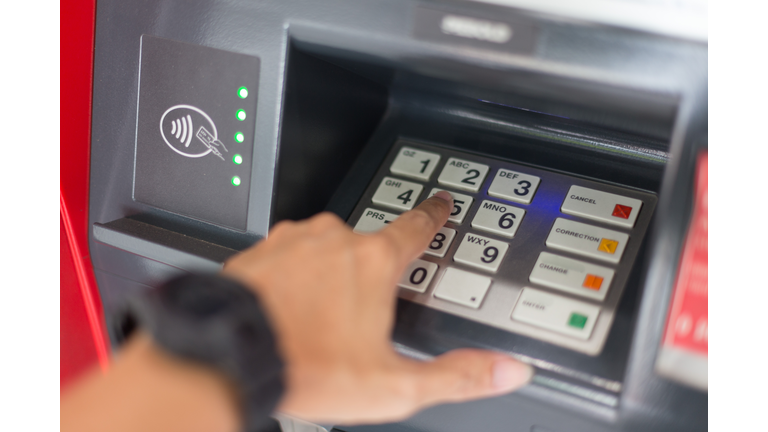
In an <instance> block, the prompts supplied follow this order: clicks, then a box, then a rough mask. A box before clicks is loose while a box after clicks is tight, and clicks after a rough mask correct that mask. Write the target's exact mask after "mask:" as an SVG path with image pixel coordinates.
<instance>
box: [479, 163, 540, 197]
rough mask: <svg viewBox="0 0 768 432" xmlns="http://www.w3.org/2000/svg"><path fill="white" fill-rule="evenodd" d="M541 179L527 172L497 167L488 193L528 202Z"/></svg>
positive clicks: (493, 195)
mask: <svg viewBox="0 0 768 432" xmlns="http://www.w3.org/2000/svg"><path fill="white" fill-rule="evenodd" d="M539 182H541V179H540V178H538V177H536V176H532V175H529V174H523V173H519V172H516V171H510V170H506V169H499V170H498V171H497V172H496V176H495V177H494V178H493V183H491V187H489V188H488V195H490V196H492V197H496V198H501V199H505V200H509V201H517V202H519V203H523V204H530V202H531V200H532V199H533V196H534V195H535V194H536V189H538V187H539Z"/></svg>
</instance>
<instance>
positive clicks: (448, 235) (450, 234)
mask: <svg viewBox="0 0 768 432" xmlns="http://www.w3.org/2000/svg"><path fill="white" fill-rule="evenodd" d="M454 237H456V230H454V229H450V228H446V227H442V228H440V231H438V232H437V234H435V238H434V239H432V242H431V243H429V246H427V249H426V250H425V251H424V253H425V254H427V255H432V256H436V257H438V258H442V257H444V256H445V253H446V252H448V248H449V247H450V246H451V243H452V242H453V238H454Z"/></svg>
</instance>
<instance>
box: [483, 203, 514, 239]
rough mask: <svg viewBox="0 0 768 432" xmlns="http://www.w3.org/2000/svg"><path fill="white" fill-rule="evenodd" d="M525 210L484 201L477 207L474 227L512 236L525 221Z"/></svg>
mask: <svg viewBox="0 0 768 432" xmlns="http://www.w3.org/2000/svg"><path fill="white" fill-rule="evenodd" d="M523 216H525V210H523V209H521V208H517V207H512V206H511V205H506V204H499V203H497V202H493V201H487V200H486V201H483V202H482V204H480V208H479V209H477V213H476V214H475V217H474V219H472V228H475V229H478V230H483V231H488V232H491V233H494V234H498V235H500V236H504V237H508V238H512V237H514V236H515V233H516V232H517V228H518V227H519V226H520V223H521V222H522V221H523Z"/></svg>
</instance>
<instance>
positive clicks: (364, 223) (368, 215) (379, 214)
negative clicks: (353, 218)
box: [352, 207, 398, 234]
mask: <svg viewBox="0 0 768 432" xmlns="http://www.w3.org/2000/svg"><path fill="white" fill-rule="evenodd" d="M397 217H398V215H396V214H392V213H387V212H383V211H381V210H376V209H372V208H370V207H369V208H367V209H365V210H364V211H363V215H362V216H360V219H358V221H357V223H356V224H355V228H354V229H353V230H352V231H354V232H356V233H359V234H366V233H374V232H376V231H378V230H380V229H382V228H384V227H385V226H387V224H388V223H390V222H392V221H393V220H395V219H397Z"/></svg>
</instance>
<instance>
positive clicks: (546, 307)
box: [512, 287, 600, 339]
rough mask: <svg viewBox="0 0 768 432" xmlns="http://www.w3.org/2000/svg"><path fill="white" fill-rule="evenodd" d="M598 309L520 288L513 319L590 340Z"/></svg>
mask: <svg viewBox="0 0 768 432" xmlns="http://www.w3.org/2000/svg"><path fill="white" fill-rule="evenodd" d="M599 314H600V308H599V307H597V306H595V305H591V304H589V303H584V302H580V301H577V300H572V299H569V298H565V297H561V296H559V295H556V294H550V293H547V292H544V291H539V290H537V289H533V288H528V287H526V288H523V292H522V293H520V298H518V299H517V304H515V308H514V309H513V310H512V319H513V320H516V321H521V322H524V323H527V324H531V325H535V326H537V327H542V328H545V329H547V330H552V331H556V332H558V333H562V334H565V335H568V336H573V337H577V338H579V339H589V336H590V335H591V334H592V329H593V328H594V327H595V322H596V321H597V316H598V315H599Z"/></svg>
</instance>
